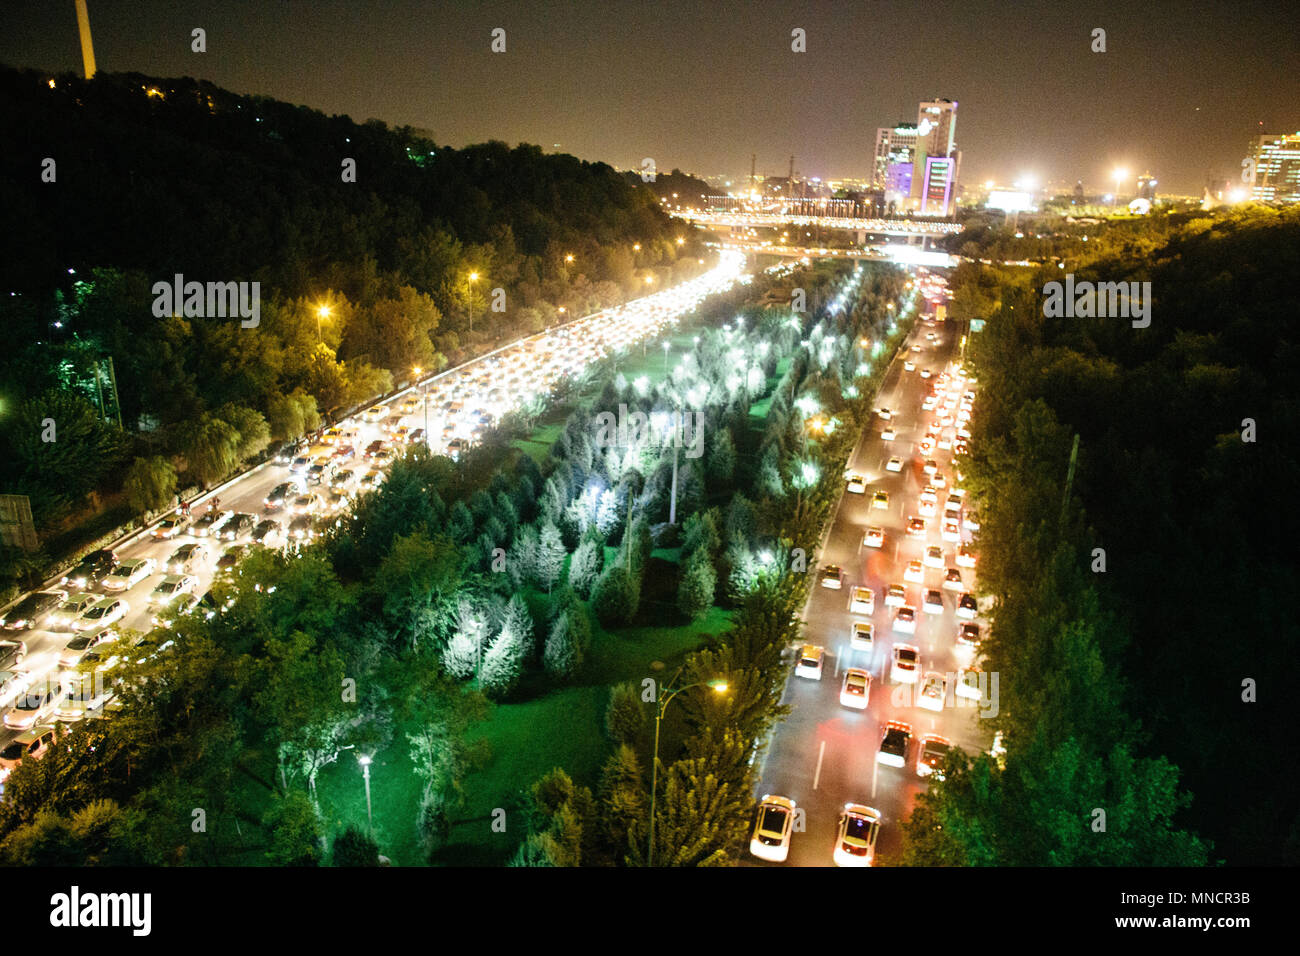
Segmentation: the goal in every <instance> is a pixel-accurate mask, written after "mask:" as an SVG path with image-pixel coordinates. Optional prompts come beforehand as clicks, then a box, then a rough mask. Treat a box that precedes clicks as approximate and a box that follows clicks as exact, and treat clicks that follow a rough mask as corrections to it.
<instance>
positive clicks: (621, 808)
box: [598, 744, 649, 857]
mask: <svg viewBox="0 0 1300 956" xmlns="http://www.w3.org/2000/svg"><path fill="white" fill-rule="evenodd" d="M646 791H647V788H646V785H645V780H644V778H643V774H642V770H641V761H640V760H639V759H637V755H636V751H635V750H633V749H632V748H631V747H629V746H628V745H627V744H619V745H618V746H617V747H616V748H615V749H614V752H613V753H612V754H610V755H609V759H608V760H606V761H605V766H604V768H603V769H602V770H601V772H600V789H599V793H598V799H599V805H600V819H601V824H602V825H603V827H604V830H605V839H606V841H607V843H608V844H609V846H610V848H611V850H612V851H613V852H614V853H615V854H616V856H618V857H621V856H622V855H623V854H625V853H626V852H627V850H628V848H629V843H628V841H629V838H630V837H631V836H632V835H633V834H637V835H639V834H640V832H641V829H640V828H641V827H643V826H644V825H645V823H646V821H647V817H648V815H649V801H648V799H647V792H646Z"/></svg>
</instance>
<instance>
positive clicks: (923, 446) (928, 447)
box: [916, 435, 935, 455]
mask: <svg viewBox="0 0 1300 956" xmlns="http://www.w3.org/2000/svg"><path fill="white" fill-rule="evenodd" d="M934 444H935V437H934V436H933V435H926V436H925V437H924V438H922V439H921V440H920V442H918V443H917V446H916V447H917V449H918V450H919V451H920V452H921V454H922V455H928V454H930V453H931V452H933V451H934Z"/></svg>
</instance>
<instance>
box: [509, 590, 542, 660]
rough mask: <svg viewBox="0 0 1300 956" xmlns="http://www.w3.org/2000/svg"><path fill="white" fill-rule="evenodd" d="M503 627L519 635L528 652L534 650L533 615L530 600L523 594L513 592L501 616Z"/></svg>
mask: <svg viewBox="0 0 1300 956" xmlns="http://www.w3.org/2000/svg"><path fill="white" fill-rule="evenodd" d="M501 629H502V630H510V631H512V632H513V633H515V634H517V635H519V638H520V640H522V641H523V643H524V647H525V648H527V650H528V653H529V654H531V653H532V651H533V643H534V636H533V615H532V612H531V611H529V610H528V602H526V601H525V600H524V597H523V595H522V594H512V595H511V596H510V601H509V602H508V603H507V604H506V609H505V614H503V615H502V617H501Z"/></svg>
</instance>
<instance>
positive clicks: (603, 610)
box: [591, 564, 641, 627]
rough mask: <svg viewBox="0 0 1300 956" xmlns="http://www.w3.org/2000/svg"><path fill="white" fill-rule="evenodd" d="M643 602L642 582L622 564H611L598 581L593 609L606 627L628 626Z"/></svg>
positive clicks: (592, 600)
mask: <svg viewBox="0 0 1300 956" xmlns="http://www.w3.org/2000/svg"><path fill="white" fill-rule="evenodd" d="M640 602H641V582H640V579H639V578H635V579H634V578H633V576H632V573H631V572H630V571H629V570H628V569H627V568H626V567H625V566H624V565H622V564H611V565H610V566H609V567H607V568H606V569H605V570H604V571H603V572H602V573H601V575H600V577H599V578H598V579H597V581H596V587H595V590H594V591H593V592H592V595H591V607H592V610H593V611H595V612H596V619H597V620H599V621H600V623H601V624H602V625H604V626H605V627H612V626H614V625H618V624H627V623H628V622H630V621H631V620H632V619H633V618H634V617H635V616H636V612H637V607H638V605H639V604H640Z"/></svg>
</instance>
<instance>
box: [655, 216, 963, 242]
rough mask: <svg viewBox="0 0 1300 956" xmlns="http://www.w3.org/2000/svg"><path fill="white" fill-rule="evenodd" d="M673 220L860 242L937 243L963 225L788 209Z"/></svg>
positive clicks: (716, 226) (941, 221)
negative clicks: (824, 232) (849, 235)
mask: <svg viewBox="0 0 1300 956" xmlns="http://www.w3.org/2000/svg"><path fill="white" fill-rule="evenodd" d="M672 215H673V216H675V217H677V218H679V219H685V220H687V221H689V222H693V223H699V224H700V225H702V226H707V227H708V228H710V229H715V230H717V229H729V230H731V231H733V232H734V231H735V230H737V229H759V228H766V229H773V228H777V229H779V228H780V227H782V226H795V227H817V228H819V229H847V230H850V231H852V232H856V233H857V234H858V235H857V239H858V242H866V240H867V236H869V235H876V236H903V237H906V238H909V239H910V238H913V237H915V238H918V239H920V240H922V241H923V242H924V240H927V239H938V238H941V237H943V236H951V235H954V234H955V233H958V232H961V231H962V228H963V227H962V225H961V224H960V223H956V222H948V221H946V220H942V219H906V218H894V219H887V218H883V217H868V216H858V215H852V214H850V215H846V216H837V215H829V214H828V215H819V214H811V215H810V214H808V213H806V212H804V211H802V210H800V211H798V212H793V211H789V210H787V209H764V210H738V209H704V210H682V211H678V212H673V213H672Z"/></svg>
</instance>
